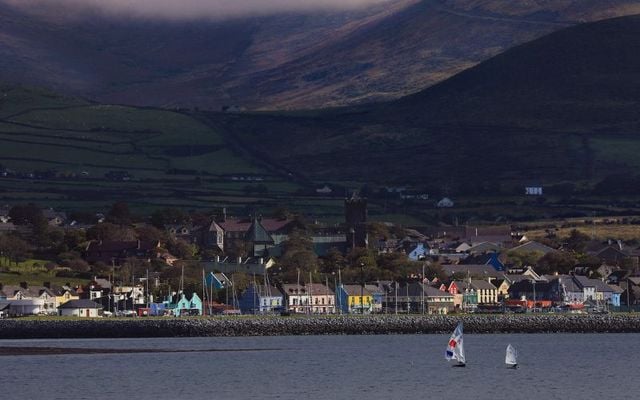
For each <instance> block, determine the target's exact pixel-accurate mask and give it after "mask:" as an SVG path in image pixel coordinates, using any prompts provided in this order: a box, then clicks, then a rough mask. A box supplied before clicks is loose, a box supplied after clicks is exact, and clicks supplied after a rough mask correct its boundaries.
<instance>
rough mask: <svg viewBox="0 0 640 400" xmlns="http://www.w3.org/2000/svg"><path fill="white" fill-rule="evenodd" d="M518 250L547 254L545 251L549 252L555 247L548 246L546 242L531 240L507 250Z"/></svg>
mask: <svg viewBox="0 0 640 400" xmlns="http://www.w3.org/2000/svg"><path fill="white" fill-rule="evenodd" d="M519 251H524V252H538V253H542V254H547V253H551V252H552V251H556V249H554V248H553V247H549V246H547V245H546V244H542V243H539V242H534V241H531V242H527V243H524V244H521V245H520V246H516V247H514V248H512V249H511V250H509V252H519Z"/></svg>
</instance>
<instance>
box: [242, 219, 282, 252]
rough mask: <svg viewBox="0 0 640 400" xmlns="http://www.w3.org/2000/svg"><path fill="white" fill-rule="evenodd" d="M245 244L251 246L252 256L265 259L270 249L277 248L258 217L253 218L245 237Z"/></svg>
mask: <svg viewBox="0 0 640 400" xmlns="http://www.w3.org/2000/svg"><path fill="white" fill-rule="evenodd" d="M244 242H245V243H247V244H248V245H249V246H250V249H251V250H250V251H249V252H250V256H252V257H263V256H268V255H269V249H270V248H273V247H274V246H275V240H274V239H273V237H271V235H269V233H268V232H267V230H266V229H265V228H264V226H262V224H261V223H260V220H259V219H258V218H257V217H254V218H253V221H252V222H251V225H250V226H249V229H248V230H247V232H246V233H245V235H244Z"/></svg>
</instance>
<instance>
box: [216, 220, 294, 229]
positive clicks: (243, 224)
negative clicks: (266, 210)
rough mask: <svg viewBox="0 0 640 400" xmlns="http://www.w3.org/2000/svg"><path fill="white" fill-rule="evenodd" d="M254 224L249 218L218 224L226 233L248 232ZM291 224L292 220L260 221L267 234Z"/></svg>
mask: <svg viewBox="0 0 640 400" xmlns="http://www.w3.org/2000/svg"><path fill="white" fill-rule="evenodd" d="M252 222H253V221H252V220H251V219H249V218H244V219H238V218H228V219H227V220H225V221H222V222H218V225H219V226H220V227H221V228H222V229H224V230H225V231H226V232H246V231H248V230H249V227H250V226H251V224H252ZM291 222H293V220H291V219H277V218H263V219H262V220H261V221H260V225H262V227H263V228H264V229H265V230H266V231H267V232H276V231H279V230H281V229H282V228H284V227H285V226H287V225H289V224H290V223H291Z"/></svg>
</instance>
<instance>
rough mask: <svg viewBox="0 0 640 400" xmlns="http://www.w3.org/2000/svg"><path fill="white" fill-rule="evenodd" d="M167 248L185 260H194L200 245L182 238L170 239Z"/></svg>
mask: <svg viewBox="0 0 640 400" xmlns="http://www.w3.org/2000/svg"><path fill="white" fill-rule="evenodd" d="M167 250H169V253H171V254H173V255H174V256H176V257H178V258H180V259H183V260H193V259H194V258H196V257H195V256H196V254H197V253H198V247H197V246H196V245H195V244H191V243H187V242H186V241H184V240H182V239H171V240H169V241H168V242H167Z"/></svg>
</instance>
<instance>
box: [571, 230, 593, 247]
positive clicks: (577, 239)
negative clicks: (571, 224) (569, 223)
mask: <svg viewBox="0 0 640 400" xmlns="http://www.w3.org/2000/svg"><path fill="white" fill-rule="evenodd" d="M589 240H591V238H590V237H589V236H588V235H586V234H584V233H582V232H580V231H579V230H577V229H572V230H571V232H570V233H569V236H568V237H567V239H566V241H565V242H566V247H567V248H568V249H571V250H573V251H576V252H582V251H584V249H585V247H586V246H587V243H588V242H589Z"/></svg>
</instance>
